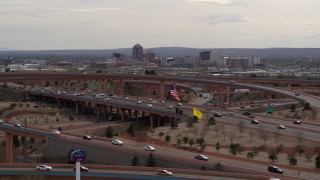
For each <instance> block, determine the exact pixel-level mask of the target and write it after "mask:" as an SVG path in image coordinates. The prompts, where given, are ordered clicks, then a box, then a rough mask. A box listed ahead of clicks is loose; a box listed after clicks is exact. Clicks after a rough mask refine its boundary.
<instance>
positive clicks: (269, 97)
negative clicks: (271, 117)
mask: <svg viewBox="0 0 320 180" xmlns="http://www.w3.org/2000/svg"><path fill="white" fill-rule="evenodd" d="M271 97H272V94H270V93H268V94H267V105H268V106H269V105H270V104H271Z"/></svg>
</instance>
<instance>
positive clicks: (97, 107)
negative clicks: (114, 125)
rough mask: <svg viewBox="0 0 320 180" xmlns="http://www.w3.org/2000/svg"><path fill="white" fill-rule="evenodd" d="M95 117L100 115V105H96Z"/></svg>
mask: <svg viewBox="0 0 320 180" xmlns="http://www.w3.org/2000/svg"><path fill="white" fill-rule="evenodd" d="M96 111H97V117H100V105H98V104H97V105H96Z"/></svg>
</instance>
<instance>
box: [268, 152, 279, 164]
mask: <svg viewBox="0 0 320 180" xmlns="http://www.w3.org/2000/svg"><path fill="white" fill-rule="evenodd" d="M269 159H270V160H271V161H272V162H274V161H276V160H278V156H277V154H276V153H274V152H272V153H269Z"/></svg>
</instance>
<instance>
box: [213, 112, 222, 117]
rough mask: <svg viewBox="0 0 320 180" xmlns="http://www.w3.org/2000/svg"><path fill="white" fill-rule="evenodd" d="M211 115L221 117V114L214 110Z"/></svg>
mask: <svg viewBox="0 0 320 180" xmlns="http://www.w3.org/2000/svg"><path fill="white" fill-rule="evenodd" d="M213 116H214V117H222V114H220V113H218V112H215V113H213Z"/></svg>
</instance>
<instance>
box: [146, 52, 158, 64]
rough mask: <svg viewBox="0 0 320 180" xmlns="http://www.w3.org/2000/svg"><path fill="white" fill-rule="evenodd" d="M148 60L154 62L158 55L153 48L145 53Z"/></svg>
mask: <svg viewBox="0 0 320 180" xmlns="http://www.w3.org/2000/svg"><path fill="white" fill-rule="evenodd" d="M145 57H146V61H147V62H149V63H154V59H155V57H156V55H155V53H154V52H152V51H151V50H149V51H147V52H146V54H145Z"/></svg>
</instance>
